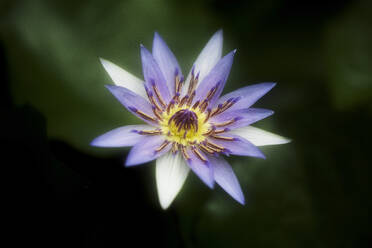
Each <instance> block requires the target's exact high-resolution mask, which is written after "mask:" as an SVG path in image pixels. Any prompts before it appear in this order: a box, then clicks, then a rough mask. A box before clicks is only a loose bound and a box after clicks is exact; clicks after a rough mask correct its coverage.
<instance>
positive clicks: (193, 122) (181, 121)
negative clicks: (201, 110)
mask: <svg viewBox="0 0 372 248" xmlns="http://www.w3.org/2000/svg"><path fill="white" fill-rule="evenodd" d="M172 121H174V124H175V126H176V127H178V132H180V131H181V130H182V129H184V130H185V131H187V130H190V129H191V128H193V129H194V130H195V132H197V131H198V116H197V115H196V114H195V113H194V112H193V111H190V110H188V109H181V110H180V111H178V112H176V113H175V114H174V115H173V116H172V117H171V118H169V121H168V125H170V124H171V122H172ZM185 135H186V134H185ZM185 137H186V136H185Z"/></svg>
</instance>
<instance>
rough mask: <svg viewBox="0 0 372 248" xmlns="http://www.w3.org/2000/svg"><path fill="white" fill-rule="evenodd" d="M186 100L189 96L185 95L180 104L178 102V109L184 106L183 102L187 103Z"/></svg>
mask: <svg viewBox="0 0 372 248" xmlns="http://www.w3.org/2000/svg"><path fill="white" fill-rule="evenodd" d="M187 99H189V95H186V96H184V97H183V98H182V99H181V102H180V104H179V105H178V107H180V108H181V107H182V106H183V105H184V104H185V102H186V101H187Z"/></svg>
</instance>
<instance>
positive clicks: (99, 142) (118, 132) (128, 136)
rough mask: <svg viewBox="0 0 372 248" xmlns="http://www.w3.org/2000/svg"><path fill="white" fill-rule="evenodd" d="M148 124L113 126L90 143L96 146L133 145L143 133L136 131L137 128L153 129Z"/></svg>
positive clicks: (141, 137)
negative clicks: (113, 127)
mask: <svg viewBox="0 0 372 248" xmlns="http://www.w3.org/2000/svg"><path fill="white" fill-rule="evenodd" d="M153 129H154V127H152V126H149V125H129V126H124V127H118V128H115V129H113V130H111V131H109V132H107V133H105V134H102V135H100V136H98V137H97V138H95V139H94V140H93V141H92V142H91V143H90V144H91V145H92V146H98V147H125V146H133V145H135V144H136V143H138V142H139V141H140V140H141V139H143V135H139V134H138V133H136V131H138V130H142V131H144V130H153Z"/></svg>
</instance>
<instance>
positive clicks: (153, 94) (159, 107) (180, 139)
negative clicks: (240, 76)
mask: <svg viewBox="0 0 372 248" xmlns="http://www.w3.org/2000/svg"><path fill="white" fill-rule="evenodd" d="M198 80H199V73H198V74H196V75H195V73H194V70H192V72H191V79H190V84H189V87H188V89H187V93H186V94H185V95H184V96H183V97H181V90H182V87H183V85H184V78H183V77H182V76H181V77H180V76H179V73H178V71H176V72H175V80H174V82H175V87H174V89H175V90H174V92H173V97H172V99H171V100H170V101H169V102H168V103H166V102H165V101H164V99H163V97H162V95H161V94H160V91H159V89H158V88H157V86H156V84H155V82H154V81H153V80H150V81H151V88H149V87H145V89H146V93H147V96H148V99H149V101H150V103H151V105H152V111H153V113H154V116H155V117H152V116H149V115H147V114H145V113H143V112H141V111H139V110H137V109H135V108H132V109H131V110H132V111H134V112H135V113H137V114H138V115H140V116H141V117H143V118H144V119H146V120H149V121H152V122H154V123H156V124H158V125H159V127H158V128H156V129H155V130H147V131H141V130H136V132H137V133H138V134H141V135H165V136H166V140H165V141H164V142H163V143H162V144H161V145H160V146H159V147H158V148H157V149H156V150H155V152H160V151H162V150H163V149H164V148H166V147H167V146H168V145H171V146H172V152H173V153H177V152H178V151H181V153H182V154H183V157H184V158H185V159H186V160H189V159H190V154H189V152H192V153H193V154H194V155H195V156H196V157H197V158H199V159H200V160H201V161H203V162H205V163H207V161H208V160H207V158H206V157H205V155H204V154H203V152H205V153H208V154H218V153H223V154H228V153H229V150H228V149H226V148H225V147H223V146H221V145H219V144H217V143H216V142H215V141H214V140H223V141H234V140H235V139H234V138H232V137H227V136H221V134H223V133H225V132H227V131H229V129H228V128H226V126H228V125H230V124H232V123H234V122H236V121H238V120H239V118H238V117H235V118H233V119H231V120H228V121H225V122H223V123H213V121H211V118H212V117H214V116H216V115H218V114H221V113H223V112H224V111H226V110H227V109H229V108H230V107H231V106H233V105H234V104H235V103H236V102H237V101H238V100H239V99H240V98H239V97H236V98H230V99H228V100H227V101H225V102H224V103H222V104H219V105H218V106H217V107H215V108H213V109H212V108H210V107H209V106H210V103H211V100H212V98H213V96H214V95H215V94H216V92H217V90H218V88H219V87H220V85H221V83H220V82H217V83H216V85H215V86H214V87H212V88H211V89H210V90H209V92H208V93H207V94H206V96H205V97H204V99H199V100H196V101H194V98H195V95H196V90H195V88H196V85H197V83H198Z"/></svg>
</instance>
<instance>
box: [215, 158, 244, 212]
mask: <svg viewBox="0 0 372 248" xmlns="http://www.w3.org/2000/svg"><path fill="white" fill-rule="evenodd" d="M209 161H210V162H211V164H213V172H214V179H215V180H216V182H217V183H218V184H219V185H220V186H221V187H222V188H223V189H224V190H225V191H226V192H227V193H228V194H229V195H231V196H232V198H234V199H235V200H237V201H238V202H239V203H240V204H243V205H244V202H245V200H244V195H243V192H242V189H241V187H240V185H239V181H238V179H237V178H236V176H235V173H234V171H233V170H232V168H231V166H230V165H229V164H228V163H227V161H226V160H225V159H223V158H222V157H218V158H215V157H212V156H210V157H209Z"/></svg>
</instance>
